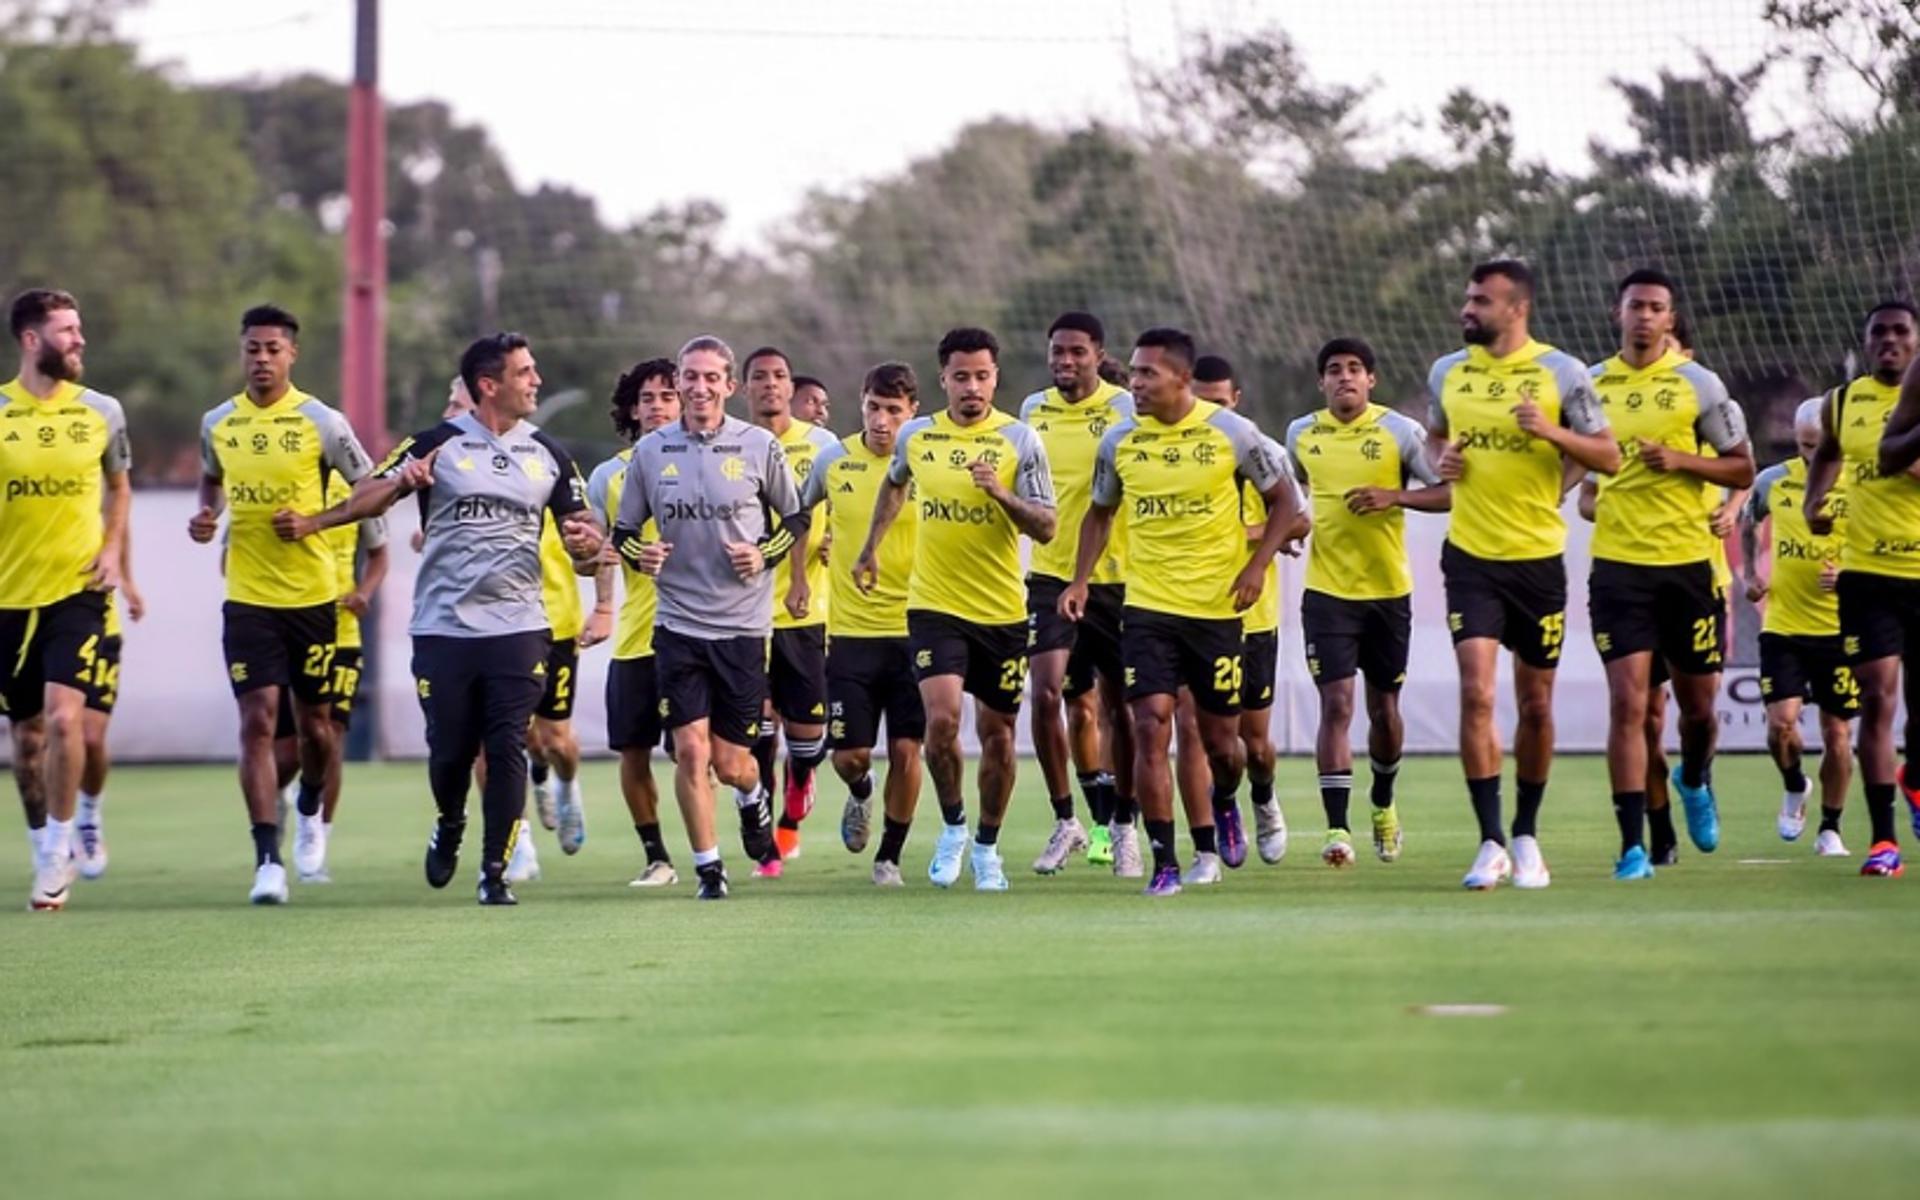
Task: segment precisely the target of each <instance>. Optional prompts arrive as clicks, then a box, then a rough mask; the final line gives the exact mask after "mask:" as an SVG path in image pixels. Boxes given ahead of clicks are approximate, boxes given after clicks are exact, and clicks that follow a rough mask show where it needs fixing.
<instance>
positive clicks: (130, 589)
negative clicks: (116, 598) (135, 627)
mask: <svg viewBox="0 0 1920 1200" xmlns="http://www.w3.org/2000/svg"><path fill="white" fill-rule="evenodd" d="M120 594H121V595H122V596H125V597H126V598H127V616H129V617H131V618H133V619H134V620H136V621H138V620H140V619H141V618H143V617H145V616H146V615H147V601H146V597H144V596H142V595H141V594H140V585H139V584H137V583H135V582H134V581H133V525H132V522H131V521H129V522H128V525H127V536H126V537H124V538H122V539H120Z"/></svg>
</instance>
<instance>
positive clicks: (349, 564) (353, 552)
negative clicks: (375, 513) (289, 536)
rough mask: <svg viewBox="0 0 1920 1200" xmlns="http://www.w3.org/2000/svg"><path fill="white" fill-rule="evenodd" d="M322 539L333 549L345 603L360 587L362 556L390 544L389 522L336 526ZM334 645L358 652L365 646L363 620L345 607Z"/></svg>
mask: <svg viewBox="0 0 1920 1200" xmlns="http://www.w3.org/2000/svg"><path fill="white" fill-rule="evenodd" d="M321 536H322V537H324V538H326V539H327V544H328V545H330V546H331V547H333V571H334V578H335V580H336V581H337V582H338V583H339V585H340V598H341V599H342V600H344V599H346V598H347V593H348V592H351V591H352V590H353V589H354V588H356V587H358V586H359V584H360V563H361V559H362V556H363V555H365V554H367V553H368V552H370V551H373V550H377V549H379V548H380V547H382V546H384V545H386V544H387V519H386V518H385V517H369V518H368V519H367V520H365V521H358V522H355V523H353V524H350V525H335V526H334V527H333V528H332V529H329V530H327V531H326V533H324V534H322V535H321ZM333 641H334V645H336V646H338V647H340V648H341V649H342V650H358V649H360V647H361V644H362V642H361V635H360V618H359V617H357V616H355V615H354V614H353V611H352V610H351V609H349V608H348V607H347V606H346V605H344V604H342V605H341V606H340V611H339V613H338V614H337V616H336V617H335V624H334V638H333Z"/></svg>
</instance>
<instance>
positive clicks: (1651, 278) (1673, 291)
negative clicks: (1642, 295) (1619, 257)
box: [1613, 267, 1680, 308]
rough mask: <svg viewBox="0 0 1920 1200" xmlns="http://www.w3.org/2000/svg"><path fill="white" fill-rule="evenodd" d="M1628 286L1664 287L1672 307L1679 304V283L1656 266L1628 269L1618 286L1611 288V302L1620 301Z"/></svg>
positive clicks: (1616, 302)
mask: <svg viewBox="0 0 1920 1200" xmlns="http://www.w3.org/2000/svg"><path fill="white" fill-rule="evenodd" d="M1630 287H1662V288H1665V289H1667V297H1668V298H1669V299H1670V300H1672V301H1673V304H1674V307H1676V308H1678V307H1679V305H1680V285H1679V284H1677V283H1675V282H1674V281H1673V277H1672V276H1671V275H1668V274H1667V273H1666V272H1665V271H1662V270H1659V269H1658V268H1655V267H1640V268H1637V269H1635V270H1632V271H1628V272H1627V274H1626V277H1625V278H1623V279H1621V280H1620V284H1619V286H1618V287H1616V288H1614V289H1613V302H1614V303H1615V304H1618V303H1620V297H1622V296H1624V295H1626V294H1627V289H1628V288H1630Z"/></svg>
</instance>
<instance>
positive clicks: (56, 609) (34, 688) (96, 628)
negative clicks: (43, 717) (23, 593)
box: [0, 592, 107, 721]
mask: <svg viewBox="0 0 1920 1200" xmlns="http://www.w3.org/2000/svg"><path fill="white" fill-rule="evenodd" d="M106 629H107V595H106V593H105V592H75V593H74V594H73V595H71V596H67V597H65V598H64V599H60V600H55V601H54V602H53V603H52V604H43V605H41V606H40V607H39V608H3V609H0V672H4V674H0V681H4V686H0V716H5V717H7V718H8V719H10V720H14V721H31V720H32V719H33V718H35V717H37V716H39V715H40V714H41V713H42V712H43V711H45V709H46V706H47V685H48V684H49V683H58V684H61V685H63V686H66V687H70V688H73V689H74V690H75V691H79V692H89V693H90V692H91V687H90V683H91V680H92V678H93V671H94V666H93V664H94V660H95V659H96V658H98V657H99V655H100V647H101V644H102V643H103V642H104V641H105V640H106Z"/></svg>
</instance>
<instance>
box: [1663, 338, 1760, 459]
mask: <svg viewBox="0 0 1920 1200" xmlns="http://www.w3.org/2000/svg"><path fill="white" fill-rule="evenodd" d="M1681 375H1682V376H1683V377H1684V378H1685V379H1687V380H1688V381H1689V382H1691V383H1692V384H1693V392H1694V396H1695V397H1696V398H1697V399H1698V400H1699V404H1700V415H1699V416H1698V417H1697V418H1695V420H1694V423H1693V432H1694V436H1695V437H1696V438H1697V439H1699V441H1700V443H1701V444H1703V445H1707V446H1712V447H1713V448H1714V450H1715V451H1716V453H1717V455H1718V457H1715V458H1708V457H1707V456H1706V455H1704V454H1691V453H1688V452H1686V451H1684V450H1676V449H1674V448H1673V447H1671V446H1662V445H1660V444H1658V443H1655V442H1646V441H1643V442H1641V443H1640V461H1641V462H1643V463H1645V464H1646V466H1647V469H1649V470H1651V471H1653V472H1655V473H1658V474H1665V473H1667V472H1674V471H1678V472H1682V473H1684V474H1687V475H1691V476H1693V477H1694V478H1696V479H1700V480H1703V481H1705V482H1707V483H1709V484H1712V485H1713V486H1715V487H1722V488H1746V487H1750V486H1752V484H1753V475H1754V468H1753V443H1752V442H1750V441H1749V440H1748V439H1747V415H1746V414H1745V413H1744V412H1742V411H1741V410H1740V406H1739V405H1738V404H1736V403H1734V400H1733V397H1732V396H1730V395H1728V394H1727V388H1726V385H1725V384H1723V383H1721V382H1720V377H1719V376H1718V375H1715V374H1714V373H1713V372H1712V371H1709V370H1707V369H1706V368H1704V367H1701V366H1698V365H1695V364H1692V363H1689V364H1686V365H1685V366H1683V367H1682V368H1681Z"/></svg>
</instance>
